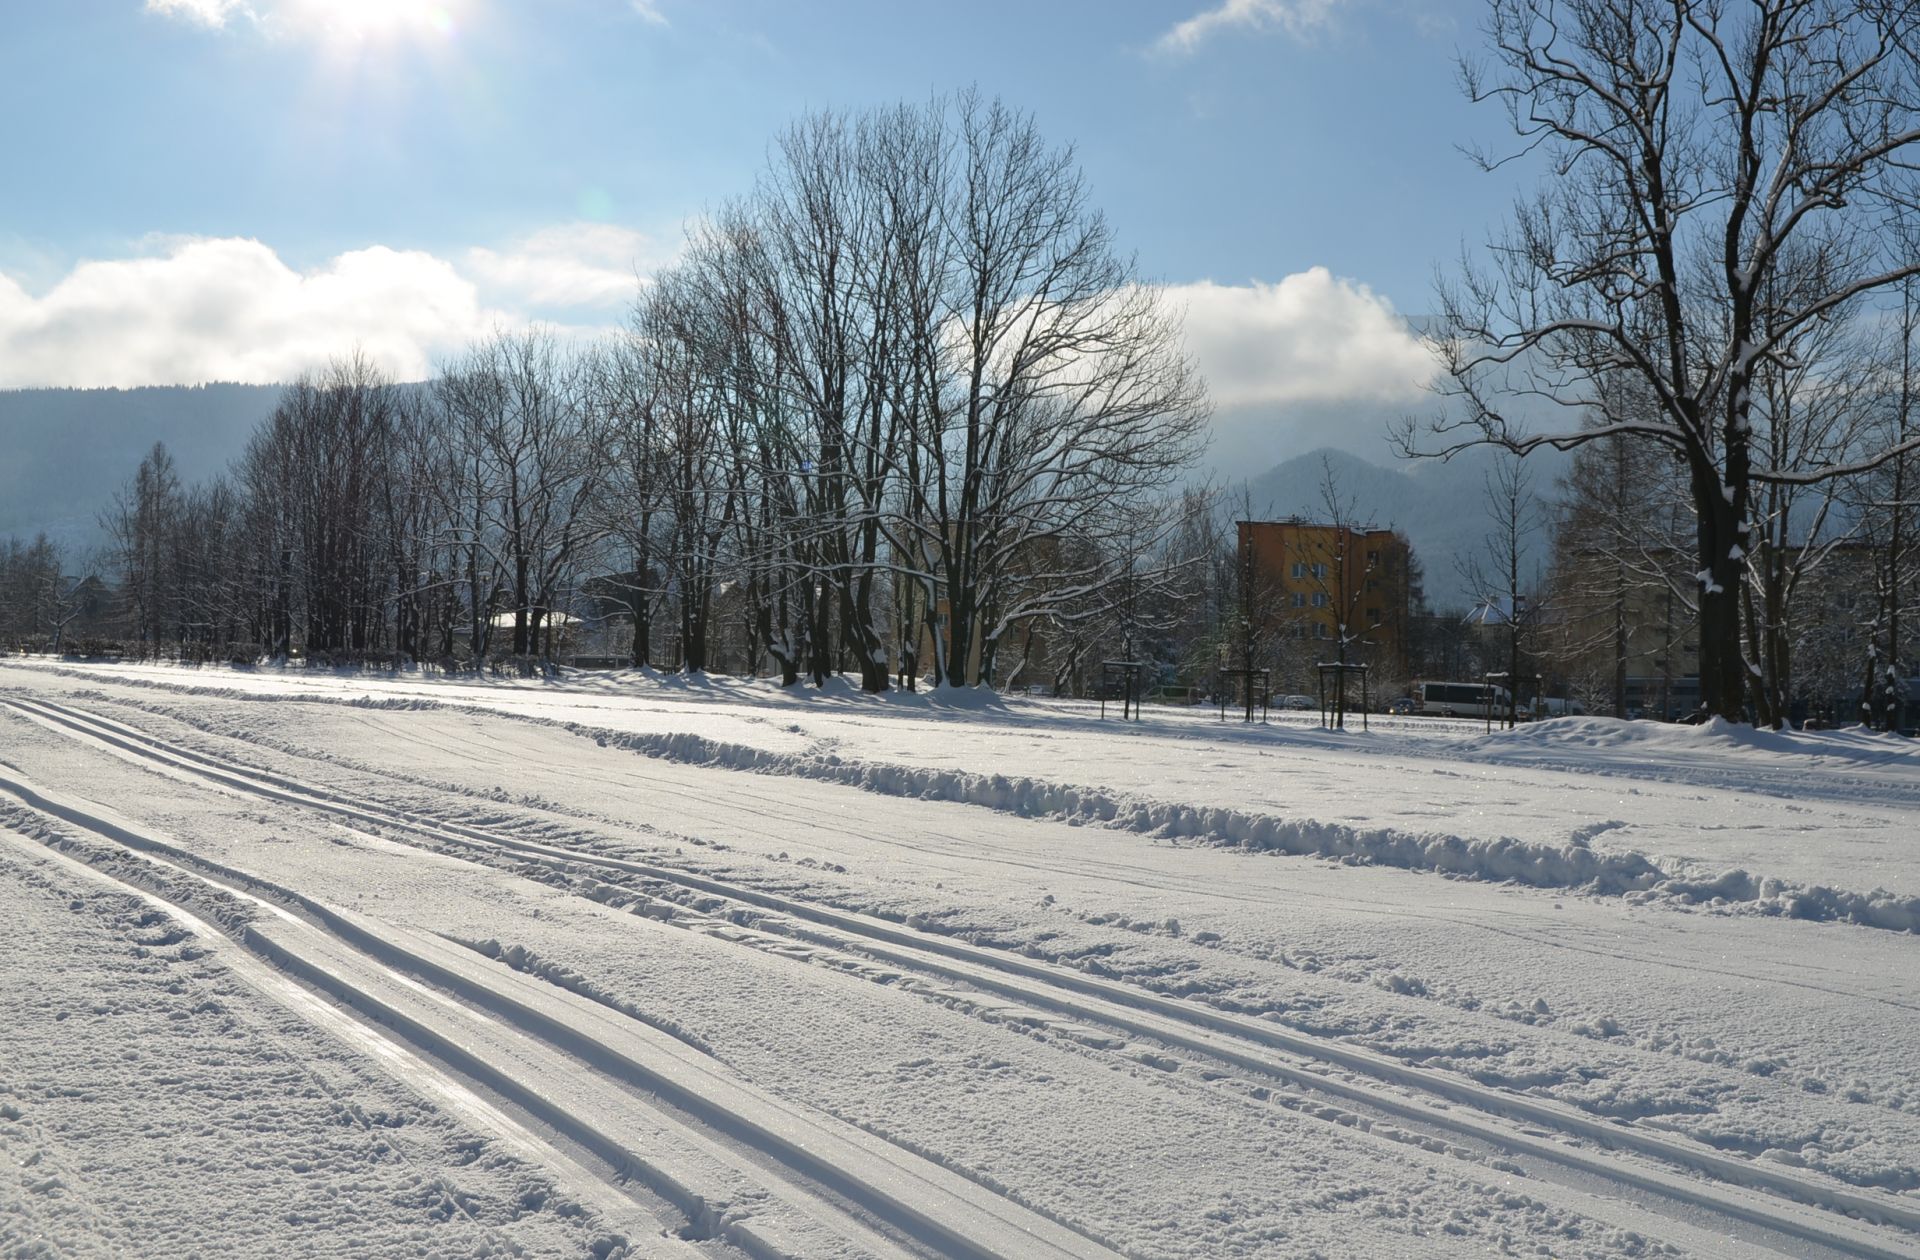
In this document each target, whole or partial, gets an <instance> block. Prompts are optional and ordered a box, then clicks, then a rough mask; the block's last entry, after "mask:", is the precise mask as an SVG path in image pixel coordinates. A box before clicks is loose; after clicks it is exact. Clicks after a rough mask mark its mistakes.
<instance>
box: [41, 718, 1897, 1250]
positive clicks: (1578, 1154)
mask: <svg viewBox="0 0 1920 1260" xmlns="http://www.w3.org/2000/svg"><path fill="white" fill-rule="evenodd" d="M4 702H5V703H8V704H11V705H13V706H14V707H15V708H17V709H18V710H20V711H21V712H22V713H25V714H28V715H29V716H31V717H33V718H34V720H36V721H39V722H40V723H41V724H42V725H46V726H50V727H51V728H52V729H55V730H60V731H62V732H63V733H72V734H75V735H78V736H80V737H82V738H85V739H89V740H92V741H96V742H98V743H101V744H103V745H105V746H106V747H107V748H109V750H113V751H117V752H118V753H120V754H121V755H122V756H125V757H127V758H129V759H132V760H136V761H144V762H147V763H151V764H155V765H158V766H161V767H164V768H168V769H171V770H172V771H174V772H175V773H179V774H183V775H186V776H188V777H198V778H200V779H202V780H204V781H208V782H211V783H213V784H216V785H219V786H222V787H225V788H226V789H227V790H230V791H236V792H240V793H243V794H247V795H252V796H256V797H265V798H267V799H271V800H275V801H279V802H282V803H285V804H292V805H296V806H302V807H305V808H309V809H315V810H319V811H322V812H325V813H330V814H333V815H335V816H338V817H345V818H348V819H351V820H352V821H354V822H357V823H359V824H361V825H367V826H373V827H377V828H384V829H387V830H391V831H398V832H401V833H404V834H411V835H414V836H418V837H420V838H422V839H424V840H426V841H428V842H429V843H431V844H433V845H435V846H449V845H450V846H453V847H456V848H469V849H480V850H485V851H491V852H492V853H494V854H496V855H510V856H511V857H513V858H516V859H519V860H523V861H531V862H535V863H539V864H541V865H544V866H547V867H550V868H552V869H555V870H558V871H560V872H562V873H565V874H569V875H571V874H576V873H578V872H580V871H581V870H582V869H583V868H588V869H594V868H597V869H601V870H606V871H612V872H620V873H623V874H626V875H637V876H640V877H643V878H647V879H653V880H657V881H661V882H664V883H667V884H671V885H676V886H678V887H681V888H684V889H688V890H690V891H694V892H698V893H701V894H704V895H707V896H712V897H718V898H722V899H724V900H726V901H730V902H733V903H736V904H738V905H741V906H746V907H752V908H753V909H754V910H756V911H764V912H771V913H772V914H773V915H774V916H775V917H774V918H772V919H760V920H757V921H756V922H755V924H754V926H755V927H757V928H763V929H766V930H770V931H777V932H780V933H782V934H784V935H787V936H790V937H793V938H795V939H797V940H801V941H804V942H809V943H811V944H814V945H818V946H822V947H827V948H839V949H846V948H849V947H851V948H854V949H857V950H858V951H859V952H861V953H864V954H867V955H869V956H871V957H874V958H876V959H880V960H882V961H884V962H887V963H889V964H891V965H894V966H898V967H902V968H904V969H907V970H910V971H915V972H918V973H921V974H930V975H934V976H937V977H940V978H942V979H945V980H948V981H957V982H960V983H964V984H969V985H972V986H974V987H976V988H979V989H983V990H985V991H987V992H990V993H997V994H1000V995H1002V996H1004V997H1007V998H1011V999H1013V1000H1016V1001H1019V1002H1023V1003H1027V1004H1029V1005H1031V1006H1034V1007H1037V1008H1039V1009H1042V1010H1047V1011H1052V1012H1054V1013H1056V1014H1059V1015H1063V1016H1066V1017H1067V1018H1069V1019H1071V1020H1076V1021H1084V1022H1090V1023H1093V1024H1098V1025H1103V1026H1106V1027H1110V1028H1118V1029H1121V1030H1123V1031H1125V1032H1128V1033H1130V1034H1132V1035H1137V1036H1141V1037H1144V1038H1147V1039H1149V1040H1153V1041H1158V1042H1160V1043H1161V1044H1163V1045H1167V1046H1171V1047H1174V1048H1176V1049H1179V1050H1183V1051H1186V1052H1190V1053H1194V1054H1199V1055H1202V1056H1205V1057H1207V1058H1210V1059H1214V1060H1218V1061H1222V1062H1226V1063H1228V1064H1230V1065H1232V1066H1234V1067H1236V1068H1238V1069H1240V1070H1243V1071H1249V1072H1254V1073H1257V1074H1260V1075H1262V1076H1266V1077H1269V1078H1276V1079H1280V1080H1283V1081H1287V1082H1289V1083H1292V1084H1295V1085H1298V1086H1301V1087H1303V1088H1306V1089H1309V1090H1313V1091H1316V1092H1319V1093H1322V1094H1330V1095H1332V1096H1334V1097H1337V1098H1341V1099H1343V1100H1345V1101H1349V1102H1353V1103H1358V1104H1361V1105H1363V1106H1366V1107H1369V1108H1372V1109H1374V1110H1376V1111H1383V1112H1386V1113H1388V1114H1390V1115H1394V1116H1397V1117H1399V1118H1402V1119H1405V1120H1408V1121H1411V1122H1413V1123H1416V1124H1419V1125H1421V1126H1427V1127H1435V1128H1439V1129H1442V1130H1446V1131H1450V1132H1453V1133H1455V1134H1457V1135H1459V1136H1460V1137H1462V1138H1464V1139H1467V1140H1470V1141H1475V1142H1482V1143H1487V1144H1490V1145H1493V1146H1495V1147H1498V1148H1502V1149H1505V1150H1508V1151H1512V1152H1515V1153H1519V1154H1524V1155H1527V1156H1531V1157H1534V1158H1538V1159H1541V1160H1545V1161H1548V1162H1549V1163H1552V1164H1555V1165H1559V1166H1563V1167H1569V1168H1572V1169H1574V1170H1576V1171H1577V1172H1578V1173H1580V1174H1582V1175H1584V1176H1587V1177H1598V1178H1601V1179H1603V1180H1604V1181H1606V1182H1607V1183H1609V1184H1612V1185H1616V1186H1620V1187H1623V1188H1625V1189H1626V1190H1627V1191H1628V1192H1630V1193H1631V1192H1637V1193H1639V1194H1652V1195H1655V1196H1658V1197H1659V1198H1660V1199H1662V1200H1664V1201H1667V1202H1669V1203H1674V1204H1678V1205H1683V1206H1685V1207H1687V1208H1692V1209H1698V1210H1704V1211H1707V1212H1711V1213H1715V1214H1718V1215H1721V1216H1723V1217H1727V1218H1731V1219H1734V1220H1738V1221H1741V1222H1745V1223H1747V1224H1750V1225H1756V1226H1759V1227H1761V1228H1763V1229H1768V1230H1774V1231H1778V1232H1780V1233H1782V1234H1785V1235H1789V1236H1792V1237H1795V1238H1800V1239H1804V1240H1806V1241H1808V1242H1812V1243H1815V1244H1818V1245H1820V1246H1823V1247H1827V1248H1830V1249H1832V1250H1833V1251H1836V1252H1839V1253H1842V1254H1846V1255H1854V1256H1863V1257H1880V1258H1885V1260H1915V1258H1920V1245H1916V1243H1915V1241H1914V1240H1913V1239H1912V1235H1911V1234H1900V1233H1896V1234H1887V1233H1883V1232H1880V1231H1876V1230H1873V1229H1870V1228H1868V1227H1866V1226H1863V1225H1861V1224H1860V1223H1858V1222H1856V1221H1853V1220H1849V1219H1847V1216H1855V1217H1860V1218H1863V1219H1864V1220H1865V1221H1868V1222H1872V1223H1874V1224H1880V1225H1892V1226H1895V1227H1897V1228H1898V1229H1900V1230H1903V1231H1914V1232H1920V1208H1916V1207H1915V1206H1913V1205H1911V1204H1909V1203H1906V1202H1904V1201H1902V1200H1900V1199H1898V1198H1896V1197H1894V1196H1891V1195H1880V1194H1877V1193H1872V1192H1861V1191H1856V1190H1853V1189H1850V1188H1848V1187H1845V1186H1842V1185H1839V1184H1836V1183H1829V1182H1826V1181H1824V1180H1822V1179H1817V1178H1812V1177H1806V1176H1801V1175H1797V1174H1795V1173H1794V1172H1793V1171H1791V1170H1789V1169H1785V1168H1780V1167H1776V1166H1773V1165H1767V1164H1761V1163H1758V1162H1750V1161H1745V1160H1741V1159H1738V1158H1736V1157H1733V1156H1729V1155H1726V1154H1723V1153H1721V1152H1718V1151H1715V1150H1712V1149H1711V1148H1708V1147H1706V1146H1704V1145H1702V1144H1699V1143H1695V1142H1691V1141H1688V1140H1687V1139H1684V1138H1678V1137H1670V1136H1667V1135H1663V1134H1657V1133H1651V1132H1647V1131H1644V1130H1640V1129H1636V1128H1634V1127H1632V1126H1628V1125H1622V1124H1619V1123H1616V1122H1612V1121H1607V1120H1601V1119H1597V1118H1595V1117H1592V1116H1589V1115H1587V1114H1585V1113H1583V1112H1580V1111H1577V1110H1575V1109H1573V1108H1570V1107H1566V1106H1564V1105H1561V1104H1558V1103H1553V1102H1548V1101H1544V1100H1541V1099H1537V1098H1532V1097H1528V1096H1524V1095H1520V1094H1514V1093H1510V1092H1507V1091H1504V1090H1499V1089H1495V1088H1492V1087H1488V1086H1484V1085H1481V1084H1479V1083H1477V1082H1473V1081H1471V1080H1467V1079H1465V1078H1460V1077H1456V1076H1453V1075H1451V1074H1445V1073H1441V1072H1436V1071H1432V1070H1429V1069H1426V1068H1423V1067H1420V1066H1418V1065H1413V1064H1408V1063H1405V1062H1402V1061H1400V1060H1397V1059H1393V1058H1391V1057H1389V1056H1386V1055H1382V1054H1379V1053H1377V1052H1374V1051H1370V1050H1366V1049H1363V1048H1360V1047H1356V1046H1351V1045H1347V1044H1344V1043H1341V1042H1338V1041H1335V1040H1333V1039H1331V1038H1326V1037H1320V1036H1315V1035H1312V1034H1308V1033H1301V1032H1296V1031H1292V1030H1287V1029H1283V1028H1280V1027H1276V1026H1274V1025H1271V1024H1267V1023H1264V1022H1261V1021H1258V1020H1253V1019H1248V1018H1246V1017H1244V1016H1239V1015H1234V1014H1229V1013H1226V1012H1221V1011H1216V1010H1214V1009H1212V1008H1209V1007H1205V1006H1201V1005H1197V1004H1194V1003H1190V1002H1182V1001H1178V1000H1175V999H1170V998H1165V997H1162V996H1160V995H1158V994H1153V993H1150V992H1147V991H1144V990H1140V989H1138V988H1135V987H1132V986H1128V985H1124V984H1120V983H1117V982H1114V981H1110V980H1104V979H1100V978H1097V977H1093V976H1089V975H1086V974H1085V973H1082V972H1078V971H1073V970H1070V969H1066V968H1062V967H1059V966H1057V965H1054V964H1050V963H1044V962H1037V961H1034V960H1031V959H1027V958H1025V957H1022V956H1019V955H1013V954H1008V953H1005V952H1003V951H994V950H989V949H985V948H982V947H980V946H976V945H972V944H969V943H966V942H962V941H957V940H953V939H951V938H946V937H941V936H935V935H931V934H927V933H922V932H919V931H916V930H915V929H913V928H912V927H910V926H905V927H903V926H902V925H900V924H897V923H893V922H891V921H888V920H885V919H879V918H876V917H873V916H869V915H862V914H857V913H854V912H849V911H842V910H836V909H830V908H826V907H822V906H819V905H816V904H813V903H808V902H804V901H799V900H796V899H793V898H789V897H783V896H779V895H776V894H771V893H766V892H762V891H760V890H758V889H754V888H749V887H745V886H741V885H737V884H732V883H728V882H726V881H723V880H716V879H712V878H709V877H706V876H702V875H696V874H693V873H691V872H687V871H683V870H679V869H677V868H673V867H664V866H659V865H655V864H652V863H646V862H639V861H634V860H631V859H624V858H614V857H605V856H600V855H595V854H588V853H581V852H579V851H575V850H568V849H563V848H558V847H555V846H552V845H546V844H541V843H538V842H533V841H526V840H520V839H517V838H514V837H511V836H507V835H504V834H501V833H498V832H493V831H489V830H488V829H485V828H481V827H475V826H471V825H467V824H460V823H451V822H443V821H439V820H435V819H432V818H430V817H426V816H423V815H418V814H414V813H411V812H409V811H405V810H400V809H395V808H392V807H389V806H384V805H379V804H375V803H370V802H366V801H362V800H356V799H355V798H353V797H351V796H348V795H346V794H342V793H338V792H333V791H330V790H328V789H324V788H319V787H316V786H314V785H311V784H307V783H304V782H301V781H298V780H295V779H291V778H287V777H285V776H282V775H278V774H274V773H271V772H268V771H263V770H259V769H255V768H251V767H247V766H243V765H239V764H237V763H234V762H231V761H227V760H224V759H222V758H218V757H214V756H210V755H208V754H204V753H200V752H197V751H195V750H192V749H188V748H183V747H179V746H177V745H173V744H170V743H168V742H167V741H163V740H160V739H157V738H155V737H153V736H150V735H148V734H146V733H145V732H143V731H140V730H139V729H138V728H135V727H132V726H129V725H127V724H125V723H121V722H118V721H115V720H113V719H109V718H104V717H100V716H98V715H95V714H91V713H87V712H85V711H83V710H76V709H71V708H68V707H67V706H63V705H58V704H55V703H53V702H50V701H45V700H41V699H38V698H34V699H31V700H28V699H23V698H18V697H6V698H4ZM1322 1065H1331V1066H1333V1067H1336V1068H1339V1069H1343V1070H1345V1071H1348V1072H1352V1073H1356V1074H1358V1075H1359V1076H1362V1077H1365V1078H1369V1079H1367V1080H1364V1081H1353V1080H1344V1079H1342V1078H1340V1077H1338V1076H1329V1075H1328V1074H1327V1073H1326V1072H1325V1070H1324V1067H1323V1066H1322ZM1383 1083H1384V1084H1390V1085H1393V1086H1398V1087H1400V1088H1402V1089H1405V1090H1409V1091H1412V1093H1413V1094H1414V1096H1415V1097H1414V1098H1412V1099H1409V1098H1407V1097H1405V1096H1403V1095H1400V1094H1398V1093H1395V1092H1393V1091H1390V1090H1383V1089H1382V1088H1381V1084H1383ZM1436 1103H1439V1104H1443V1105H1442V1106H1439V1107H1436V1106H1435V1104H1436ZM1461 1108H1466V1109H1469V1111H1467V1112H1463V1111H1461V1110H1460V1109H1461ZM1514 1122H1518V1123H1517V1124H1516V1123H1514ZM1533 1126H1538V1127H1537V1128H1534V1127H1533ZM1540 1130H1545V1132H1541V1131H1540ZM1554 1135H1559V1136H1561V1137H1566V1138H1574V1139H1579V1140H1583V1141H1585V1142H1589V1143H1593V1144H1597V1145H1598V1146H1599V1147H1602V1148H1610V1149H1613V1150H1624V1151H1627V1152H1630V1153H1632V1154H1634V1155H1638V1156H1642V1157H1647V1158H1649V1159H1651V1160H1655V1161H1659V1165H1671V1166H1673V1167H1674V1168H1677V1169H1679V1170H1683V1171H1682V1172H1679V1173H1676V1172H1674V1171H1669V1170H1668V1169H1667V1168H1663V1167H1660V1166H1659V1165H1650V1164H1643V1163H1641V1162H1638V1161H1636V1160H1631V1159H1620V1158H1615V1157H1612V1156H1610V1155H1608V1154H1606V1153H1603V1152H1602V1151H1599V1150H1594V1149H1592V1148H1590V1147H1584V1146H1568V1145H1565V1144H1563V1143H1562V1142H1560V1141H1556V1140H1554ZM1687 1174H1692V1175H1687ZM1756 1191H1764V1192H1765V1193H1757V1192H1756ZM1776 1196H1778V1197H1776ZM1801 1205H1808V1206H1811V1207H1813V1208H1817V1209H1825V1211H1816V1212H1812V1213H1809V1212H1808V1211H1807V1210H1806V1208H1805V1207H1803V1206H1801ZM1843 1214H1844V1215H1843Z"/></svg>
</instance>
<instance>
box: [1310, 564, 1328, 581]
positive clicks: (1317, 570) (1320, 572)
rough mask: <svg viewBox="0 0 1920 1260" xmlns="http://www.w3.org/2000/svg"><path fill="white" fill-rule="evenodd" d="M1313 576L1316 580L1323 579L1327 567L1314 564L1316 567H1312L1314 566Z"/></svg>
mask: <svg viewBox="0 0 1920 1260" xmlns="http://www.w3.org/2000/svg"><path fill="white" fill-rule="evenodd" d="M1313 576H1315V577H1317V578H1323V577H1325V576H1327V566H1326V565H1324V564H1316V565H1314V566H1313Z"/></svg>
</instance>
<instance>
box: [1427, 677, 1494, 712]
mask: <svg viewBox="0 0 1920 1260" xmlns="http://www.w3.org/2000/svg"><path fill="white" fill-rule="evenodd" d="M1507 704H1508V697H1507V689H1506V688H1505V687H1501V686H1498V685H1496V684H1494V683H1468V682H1430V683H1421V684H1420V685H1419V686H1417V687H1415V688H1414V689H1413V711H1414V712H1415V713H1432V714H1437V715H1438V716H1440V717H1505V716H1507Z"/></svg>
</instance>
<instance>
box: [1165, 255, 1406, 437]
mask: <svg viewBox="0 0 1920 1260" xmlns="http://www.w3.org/2000/svg"><path fill="white" fill-rule="evenodd" d="M1165 292H1166V295H1167V297H1168V298H1169V300H1171V301H1172V302H1173V303H1174V304H1175V305H1176V306H1177V307H1184V308H1185V310H1186V333H1187V346H1188V349H1189V350H1191V351H1192V353H1193V355H1194V358H1195V359H1196V360H1197V361H1198V363H1199V366H1200V371H1201V373H1202V374H1203V375H1204V376H1205V377H1206V380H1207V388H1208V390H1209V392H1210V393H1211V394H1212V396H1213V401H1214V403H1215V405H1216V406H1218V407H1221V408H1223V409H1226V408H1235V407H1245V406H1253V405H1259V404H1274V403H1282V404H1284V403H1301V402H1342V401H1352V402H1362V401H1364V402H1402V401H1412V400H1414V399H1416V398H1418V397H1420V396H1421V394H1422V392H1423V390H1424V389H1425V387H1426V386H1427V384H1428V383H1429V382H1430V381H1431V380H1432V379H1433V376H1434V372H1435V367H1436V365H1435V361H1434V359H1433V356H1432V355H1431V354H1430V353H1429V351H1428V350H1427V349H1426V348H1425V347H1424V346H1423V345H1421V343H1420V341H1419V339H1418V338H1417V337H1415V336H1414V334H1413V332H1412V330H1411V329H1409V328H1408V327H1407V324H1406V321H1405V320H1403V319H1401V317H1400V316H1399V315H1398V314H1397V313H1396V312H1395V311H1394V309H1393V304H1392V303H1390V302H1388V301H1387V300H1386V299H1385V298H1384V297H1381V296H1380V295H1379V294H1376V293H1374V292H1373V290H1371V289H1369V288H1368V287H1367V286H1365V285H1363V284H1357V283H1355V282H1354V281H1351V280H1345V279H1341V278H1338V277H1336V276H1334V275H1333V273H1332V272H1330V271H1328V270H1327V269H1326V268H1325V267H1313V268H1310V269H1309V270H1306V271H1302V272H1297V273H1295V274H1294V275H1290V276H1287V277H1286V278H1284V279H1282V280H1281V281H1280V282H1279V283H1277V284H1264V283H1261V282H1259V281H1255V282H1253V283H1252V284H1250V285H1244V286H1242V285H1220V284H1215V283H1213V282H1212V281H1206V280H1203V281H1201V282H1199V283H1197V284H1184V285H1171V286H1168V287H1167V289H1166V290H1165Z"/></svg>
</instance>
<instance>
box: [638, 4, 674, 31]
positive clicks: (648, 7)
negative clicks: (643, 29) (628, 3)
mask: <svg viewBox="0 0 1920 1260" xmlns="http://www.w3.org/2000/svg"><path fill="white" fill-rule="evenodd" d="M632 2H633V11H634V12H635V13H637V14H639V15H640V19H641V21H643V22H645V23H647V24H648V25H649V26H665V25H666V24H667V15H666V14H664V13H662V12H660V4H659V0H632Z"/></svg>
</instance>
